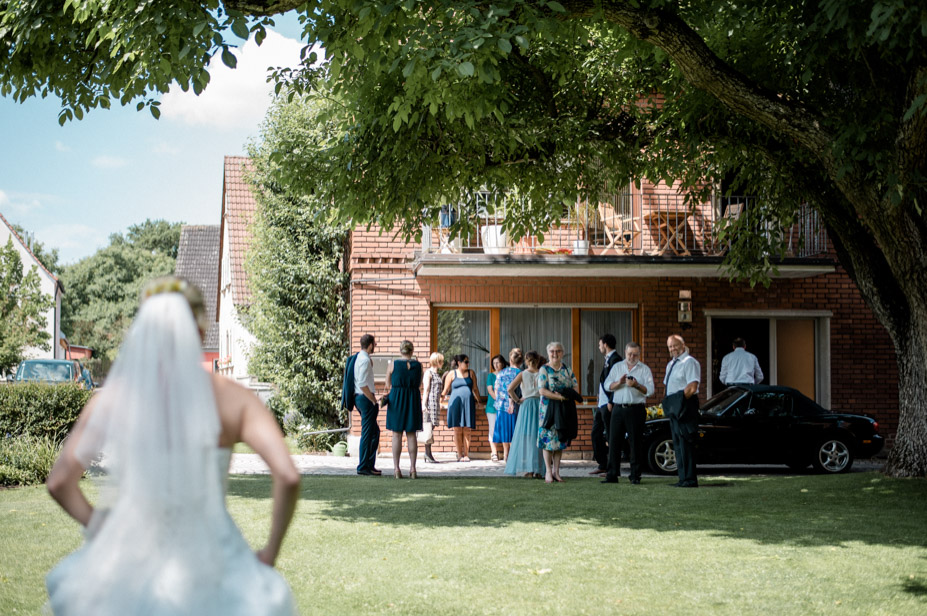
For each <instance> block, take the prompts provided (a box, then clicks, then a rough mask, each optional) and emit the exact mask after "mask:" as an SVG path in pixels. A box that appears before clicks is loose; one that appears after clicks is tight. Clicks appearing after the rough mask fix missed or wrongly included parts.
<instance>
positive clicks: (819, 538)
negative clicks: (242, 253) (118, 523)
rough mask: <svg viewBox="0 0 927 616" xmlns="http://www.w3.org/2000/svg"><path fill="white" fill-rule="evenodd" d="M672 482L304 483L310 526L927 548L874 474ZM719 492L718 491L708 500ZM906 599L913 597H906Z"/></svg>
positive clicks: (905, 496)
mask: <svg viewBox="0 0 927 616" xmlns="http://www.w3.org/2000/svg"><path fill="white" fill-rule="evenodd" d="M670 482H671V479H667V478H660V479H646V478H645V480H644V482H643V483H642V484H641V485H639V486H631V485H630V484H628V483H626V482H621V483H619V484H618V485H607V486H605V485H601V484H600V483H599V481H598V480H597V479H570V480H568V481H567V482H566V483H564V484H555V485H546V484H544V483H543V482H541V481H538V480H530V479H512V478H473V477H467V478H451V477H441V478H427V479H421V478H420V479H418V480H415V481H410V480H403V481H396V480H394V479H393V478H392V477H389V478H387V477H385V476H384V477H337V476H307V477H304V478H303V488H302V500H303V501H304V502H305V504H306V505H308V507H307V508H306V509H307V511H309V512H310V513H309V514H310V515H317V516H319V517H322V518H328V519H335V520H342V521H348V522H361V523H379V524H385V525H396V526H421V527H423V528H430V529H448V528H454V527H464V528H467V527H502V526H506V525H510V524H513V523H517V522H519V521H520V520H523V519H530V520H531V521H533V522H541V523H545V524H570V525H583V526H587V527H600V528H613V527H621V528H626V529H632V530H633V529H651V530H655V531H672V532H677V531H680V530H692V531H708V532H710V533H713V534H714V535H716V536H718V537H737V538H747V539H752V540H754V541H757V542H760V543H764V544H789V545H796V546H840V545H841V544H844V543H846V542H853V541H857V542H864V543H868V544H873V545H890V546H913V547H927V516H923V515H912V514H911V512H912V511H924V510H927V482H925V481H923V480H900V479H889V478H886V477H884V476H882V475H879V474H876V473H854V474H849V475H840V476H787V477H778V476H776V477H768V476H767V477H724V476H714V477H711V478H705V480H703V481H702V482H701V483H702V488H700V489H697V490H679V489H674V488H672V487H671V486H670ZM712 488H725V489H712ZM269 494H270V479H269V478H268V477H266V476H235V477H232V478H231V479H230V485H229V496H230V497H243V498H268V497H269ZM912 592H913V591H912Z"/></svg>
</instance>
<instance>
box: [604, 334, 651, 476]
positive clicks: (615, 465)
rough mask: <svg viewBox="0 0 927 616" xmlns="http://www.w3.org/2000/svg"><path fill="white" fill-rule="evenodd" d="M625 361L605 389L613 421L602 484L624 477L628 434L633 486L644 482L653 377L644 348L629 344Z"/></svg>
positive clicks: (612, 374) (618, 365)
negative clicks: (643, 359)
mask: <svg viewBox="0 0 927 616" xmlns="http://www.w3.org/2000/svg"><path fill="white" fill-rule="evenodd" d="M624 357H625V359H624V361H621V362H618V363H617V364H615V365H614V366H613V367H612V370H611V372H610V373H609V374H608V377H607V378H606V379H605V384H604V385H605V387H606V389H608V390H609V391H611V392H614V393H613V395H612V405H613V406H612V418H611V422H610V423H609V428H608V470H607V472H606V475H605V479H603V480H602V483H618V477H620V476H621V452H622V450H623V449H624V441H625V433H627V435H628V441H629V446H630V461H631V469H630V472H629V474H628V476H629V478H630V480H631V485H637V484H639V483H640V482H641V464H642V463H643V461H644V452H643V450H642V447H643V444H644V422H645V421H646V420H647V410H646V403H647V398H648V397H649V396H652V395H653V392H654V385H653V374H652V373H651V372H650V368H648V367H647V365H646V364H643V363H641V361H640V359H641V345H639V344H638V343H636V342H629V343H628V344H627V346H625V348H624Z"/></svg>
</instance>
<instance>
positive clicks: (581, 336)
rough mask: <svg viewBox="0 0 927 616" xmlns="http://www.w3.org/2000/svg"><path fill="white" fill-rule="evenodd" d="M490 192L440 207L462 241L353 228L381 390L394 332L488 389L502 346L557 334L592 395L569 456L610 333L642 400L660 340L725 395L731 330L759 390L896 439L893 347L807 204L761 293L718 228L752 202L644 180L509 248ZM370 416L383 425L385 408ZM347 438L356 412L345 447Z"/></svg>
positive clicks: (476, 442) (480, 432)
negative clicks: (775, 387)
mask: <svg viewBox="0 0 927 616" xmlns="http://www.w3.org/2000/svg"><path fill="white" fill-rule="evenodd" d="M492 198H493V196H492V195H489V194H485V193H479V194H476V195H474V198H473V200H472V203H470V204H469V205H467V206H462V207H461V208H460V209H457V208H455V210H454V211H453V212H448V213H450V214H452V216H450V217H453V216H461V217H462V216H469V217H470V218H469V219H470V220H471V221H475V222H474V225H473V227H472V230H471V232H470V233H469V235H466V236H464V237H460V238H455V239H450V238H448V234H447V233H446V231H445V230H443V229H440V228H437V229H425V230H424V231H423V236H422V237H423V241H422V242H420V243H404V242H403V241H401V239H394V232H393V231H384V232H383V233H382V234H381V233H380V230H379V229H377V228H371V229H369V230H363V229H357V230H355V231H354V232H353V234H352V237H351V251H350V259H349V264H348V265H349V270H350V274H351V334H350V336H351V348H352V352H353V351H357V350H359V343H358V341H359V339H360V336H361V335H362V334H364V333H372V334H375V335H376V336H377V340H378V345H377V354H376V356H375V357H374V360H375V361H374V365H375V373H376V375H377V388H378V390H382V387H383V380H384V378H385V373H386V366H387V362H388V359H389V358H390V357H396V356H398V349H399V343H400V342H401V341H402V340H403V339H409V340H411V341H412V342H413V344H414V345H415V348H416V355H417V356H418V358H419V359H427V357H428V355H429V353H430V352H431V351H433V350H440V351H442V352H443V353H444V354H445V356H449V355H450V354H451V353H452V352H461V351H462V352H465V353H467V354H468V355H469V356H470V359H471V367H472V368H474V369H475V370H476V371H477V373H478V375H479V378H480V381H481V383H480V390H481V392H483V394H484V395H485V392H486V387H485V376H486V374H487V370H488V369H489V358H490V357H491V356H492V355H495V354H497V353H502V354H503V355H507V353H508V350H509V349H510V348H511V347H512V346H519V347H521V348H522V349H524V350H525V351H527V350H529V349H535V350H537V351H539V352H541V353H542V354H544V353H545V346H546V344H547V343H548V342H550V341H552V340H558V341H560V342H562V343H563V345H564V347H565V349H566V357H565V359H564V361H565V362H566V363H568V364H570V365H571V366H572V368H573V370H574V372H575V373H576V375H577V377H578V379H579V381H580V390H581V392H582V393H583V394H584V395H585V396H588V401H589V405H588V408H587V409H585V410H582V411H581V413H580V422H581V423H580V431H579V438H578V440H577V441H575V442H574V443H573V445H572V447H571V448H570V450H568V452H572V453H571V454H570V455H573V456H583V457H591V442H590V440H589V431H590V429H591V423H592V412H591V407H592V400H593V396H594V393H595V389H596V384H597V377H598V374H599V371H600V370H601V366H602V356H601V355H600V354H599V352H598V350H597V341H598V337H599V336H600V335H602V334H603V333H606V332H610V333H613V334H614V335H615V336H616V337H617V339H618V343H619V351H621V350H623V348H624V344H625V343H626V342H628V341H630V340H636V341H638V342H640V343H641V345H642V347H643V358H642V360H643V361H644V362H645V363H646V364H648V365H649V366H650V367H651V369H652V370H653V373H654V379H655V381H656V382H657V393H656V395H654V397H653V398H651V399H650V400H649V401H648V402H649V403H650V404H656V403H658V402H659V400H660V398H661V397H662V394H663V388H662V379H663V375H664V371H665V366H666V363H667V361H668V354H667V351H666V338H667V336H668V335H669V334H671V333H680V334H681V335H683V336H684V338H685V340H686V343H687V345H688V346H689V348H690V349H691V353H692V354H693V355H694V356H695V357H696V358H697V359H698V360H699V361H700V362H701V365H702V370H703V374H702V386H701V390H700V394H699V395H700V397H701V398H702V400H704V399H706V398H707V397H708V396H710V395H712V393H716V392H717V391H719V389H720V388H721V384H720V381H719V380H718V374H719V371H720V364H721V359H722V357H723V356H724V355H725V354H726V353H727V352H729V351H730V350H731V341H732V340H733V338H735V337H743V338H745V339H746V340H747V343H748V348H749V350H750V351H751V352H753V353H755V354H756V355H757V356H758V357H759V359H760V362H761V365H762V368H763V371H764V373H765V375H766V379H765V381H764V382H765V383H767V384H779V385H789V386H792V387H795V388H797V389H799V390H801V391H802V392H804V393H805V394H806V395H808V396H809V397H811V398H812V399H815V400H817V401H818V402H819V403H820V404H822V405H823V406H824V407H825V408H834V409H837V410H841V411H847V412H862V413H867V414H871V415H874V416H875V417H876V419H877V420H878V421H879V423H880V431H881V432H882V434H883V435H885V436H887V437H888V439H889V441H891V439H892V438H893V436H894V433H895V430H896V429H897V415H898V410H897V409H898V407H897V398H898V390H897V367H896V363H895V361H894V359H895V354H894V347H893V345H892V343H891V340H890V339H889V337H888V335H887V333H886V332H885V330H884V328H882V326H881V325H880V324H879V323H878V321H877V320H876V319H875V317H874V316H873V315H872V313H871V311H870V310H869V308H868V307H867V306H866V304H865V303H864V301H863V299H862V297H861V296H860V294H859V292H858V291H857V289H856V287H855V285H854V284H853V283H852V281H851V280H850V279H849V277H848V276H847V274H846V272H845V271H844V269H843V268H842V267H841V266H840V264H839V263H838V261H837V259H836V257H835V255H834V252H833V249H832V247H831V246H830V244H829V242H828V241H827V238H826V236H825V234H824V231H823V229H822V227H821V225H820V224H819V223H818V221H817V219H816V216H815V215H814V213H813V212H812V211H810V210H809V211H806V212H804V213H803V215H802V216H801V218H800V220H799V221H798V222H797V223H796V225H795V226H794V227H793V228H792V229H789V230H786V231H785V232H784V233H785V235H784V241H785V242H786V246H787V248H786V251H787V252H786V257H785V258H784V259H782V260H781V262H780V263H779V264H778V273H776V274H774V276H773V280H772V282H771V284H770V285H769V287H768V288H764V287H763V286H761V285H758V286H756V287H751V286H749V285H748V284H745V283H739V282H730V281H729V280H728V278H727V276H726V275H725V274H724V272H723V271H721V270H720V269H719V265H720V263H721V261H722V259H723V255H724V252H725V250H726V247H725V246H724V245H722V242H720V240H719V238H718V237H717V235H716V233H715V229H716V226H715V224H714V223H715V221H717V220H719V219H720V218H725V217H727V218H733V217H741V216H749V213H750V211H751V205H752V198H750V197H726V198H712V199H711V200H710V201H708V202H706V203H701V204H698V205H696V206H694V207H690V206H688V205H684V204H683V200H682V197H681V196H680V195H679V194H678V193H677V192H676V190H675V189H674V188H673V187H668V186H666V185H663V184H656V185H655V184H650V183H648V182H646V181H644V182H642V183H641V186H640V188H636V187H634V186H629V187H628V188H626V189H624V190H621V191H617V192H616V193H614V194H611V195H608V196H605V197H603V198H602V199H601V200H600V202H599V203H592V204H589V203H581V204H579V207H577V208H576V209H575V210H573V211H566V212H565V213H564V216H565V217H564V221H563V223H562V224H561V225H557V226H555V227H554V228H552V229H550V230H549V232H548V233H546V234H545V236H544V239H543V241H539V240H538V238H525V239H523V240H520V241H519V242H518V243H517V244H515V243H512V242H511V241H507V240H506V239H505V238H504V237H503V236H501V235H500V233H499V232H498V227H497V226H496V224H497V223H498V222H499V221H498V220H496V219H493V218H492V217H490V216H487V215H486V210H485V209H481V207H480V203H481V200H482V201H485V200H486V199H492ZM758 230H759V232H764V231H763V229H762V228H759V227H758ZM577 240H579V243H576V241H577ZM448 359H449V357H448ZM477 416H478V424H477V430H476V433H475V434H474V436H473V441H472V451H473V452H474V453H475V455H476V456H477V457H487V456H488V453H489V445H488V443H487V442H486V441H487V434H486V430H487V423H486V421H485V414H482V413H478V414H477ZM442 423H443V420H442ZM380 425H381V428H382V429H384V430H385V413H381V414H380ZM359 435H360V416H359V414H358V413H357V411H355V412H354V414H353V417H352V430H351V435H350V438H349V442H350V443H351V445H352V449H353V450H356V446H357V440H358V439H359ZM388 449H389V439H388V438H382V439H381V451H383V452H385V451H387V450H388ZM435 450H436V451H452V450H453V438H452V433H451V431H450V430H449V429H447V428H444V427H443V426H442V427H441V428H439V429H438V430H437V432H436V446H435Z"/></svg>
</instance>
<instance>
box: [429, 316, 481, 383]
mask: <svg viewBox="0 0 927 616" xmlns="http://www.w3.org/2000/svg"><path fill="white" fill-rule="evenodd" d="M489 349H490V341H489V311H488V310H445V309H441V310H438V351H439V352H440V353H442V354H443V355H444V361H445V364H444V369H445V370H449V369H450V363H451V358H452V357H453V356H454V355H460V354H461V353H462V354H465V355H466V356H467V357H469V358H470V369H471V370H473V371H474V372H476V376H477V381H478V383H477V384H478V385H479V388H480V393H481V394H482V395H483V396H485V395H486V375H487V374H489V359H490V356H489Z"/></svg>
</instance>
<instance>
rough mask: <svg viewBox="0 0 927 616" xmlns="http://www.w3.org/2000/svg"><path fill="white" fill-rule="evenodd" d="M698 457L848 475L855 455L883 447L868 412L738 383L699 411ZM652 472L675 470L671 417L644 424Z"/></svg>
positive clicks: (865, 455) (871, 453)
mask: <svg viewBox="0 0 927 616" xmlns="http://www.w3.org/2000/svg"><path fill="white" fill-rule="evenodd" d="M699 412H700V414H701V419H700V420H699V431H698V440H697V442H696V450H695V451H696V461H697V462H698V463H702V464H712V463H714V464H787V465H788V466H789V467H791V468H792V469H795V470H801V469H804V468H806V467H807V466H808V465H809V464H810V465H812V466H813V467H814V469H815V470H816V471H818V472H821V473H845V472H846V471H848V470H850V467H851V466H853V460H854V459H856V458H871V457H872V456H874V455H875V454H877V453H879V451H881V450H882V447H883V446H884V444H885V443H884V439H883V438H882V437H881V436H880V435H879V424H878V422H877V421H876V420H874V419H872V418H871V417H867V416H865V415H852V414H848V413H835V412H833V411H828V410H826V409H824V408H821V407H820V406H819V405H818V404H817V403H815V402H814V401H812V400H810V399H809V398H807V397H806V396H805V395H803V394H802V393H801V392H799V391H797V390H795V389H792V388H791V387H775V386H768V385H736V386H734V387H728V388H727V389H725V390H724V391H722V392H721V393H719V394H718V395H716V396H714V397H712V398H711V399H710V400H708V401H707V402H706V403H705V404H704V405H702V408H701V409H700V410H699ZM644 452H645V453H646V455H647V463H648V465H649V466H650V468H651V470H653V471H654V472H655V473H660V474H671V473H675V472H676V455H675V453H674V452H673V439H672V437H671V435H670V425H669V419H665V418H661V419H653V420H650V421H648V422H647V423H646V425H645V427H644Z"/></svg>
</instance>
